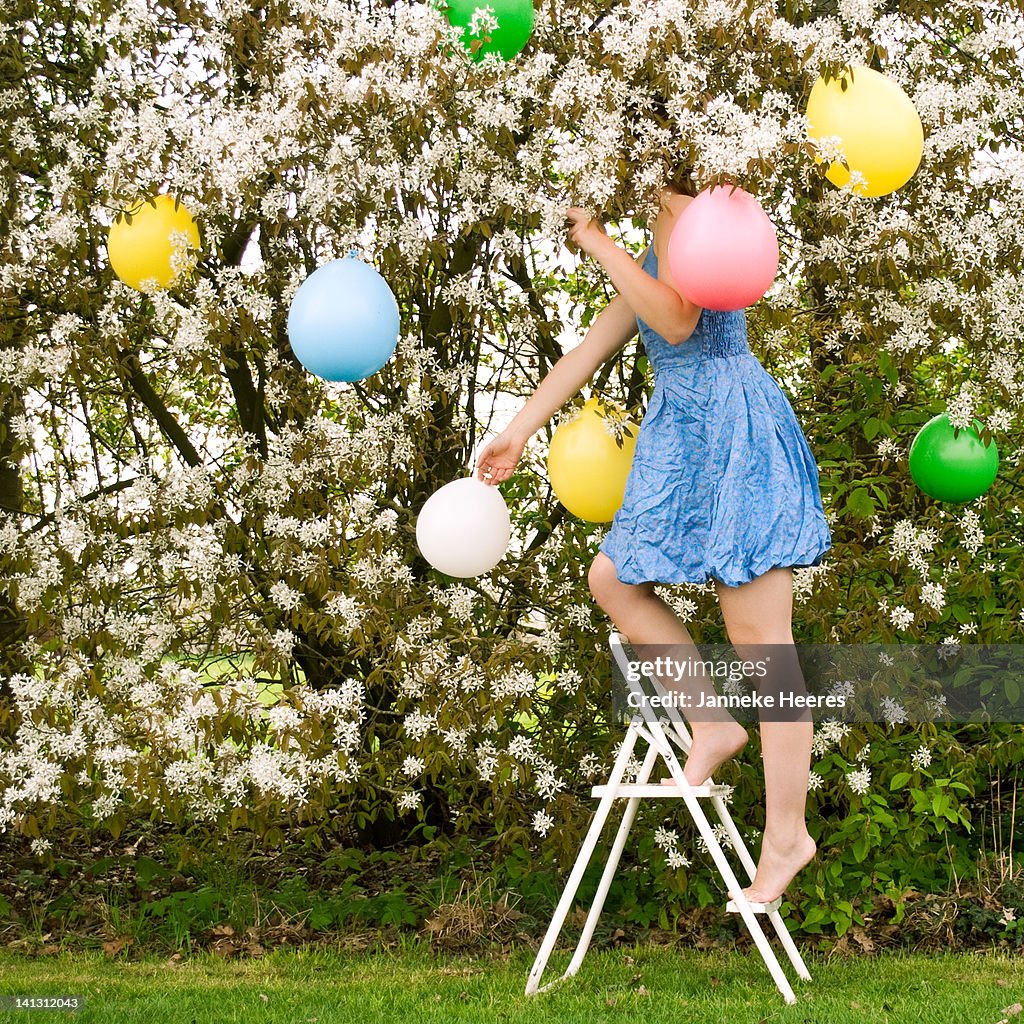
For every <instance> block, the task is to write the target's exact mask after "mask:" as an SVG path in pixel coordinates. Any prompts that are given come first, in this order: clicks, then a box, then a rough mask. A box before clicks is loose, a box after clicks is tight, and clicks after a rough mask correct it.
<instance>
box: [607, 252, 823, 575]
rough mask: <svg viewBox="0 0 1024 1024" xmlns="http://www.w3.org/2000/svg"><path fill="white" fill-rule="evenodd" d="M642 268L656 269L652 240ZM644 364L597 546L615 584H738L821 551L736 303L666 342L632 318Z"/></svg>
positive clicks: (807, 458) (771, 383)
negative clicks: (645, 385)
mask: <svg viewBox="0 0 1024 1024" xmlns="http://www.w3.org/2000/svg"><path fill="white" fill-rule="evenodd" d="M642 266H643V269H644V271H646V272H647V273H648V274H650V275H651V276H652V277H655V278H657V276H658V258H657V256H656V255H655V252H654V247H653V246H651V248H650V249H649V250H648V251H647V255H646V256H645V258H644V261H643V264H642ZM637 325H638V327H639V331H640V338H641V341H642V342H643V345H644V349H645V350H646V352H647V357H648V359H649V360H650V363H651V366H652V367H653V369H654V390H653V391H652V392H651V396H650V399H649V400H648V403H647V411H646V413H645V415H644V418H643V420H642V422H641V424H640V431H639V434H638V436H637V443H636V451H635V453H634V455H633V464H632V468H631V469H630V472H629V477H628V478H627V480H626V493H625V496H624V498H623V501H622V505H621V507H620V508H619V510H618V511H617V512H616V513H615V518H614V519H613V520H612V525H611V528H610V530H609V531H608V534H607V536H606V537H605V538H604V540H603V542H602V543H601V546H600V550H601V551H603V552H604V553H605V554H606V555H607V556H608V557H609V558H610V559H611V560H612V562H614V563H615V571H616V575H617V576H618V578H619V580H621V581H622V582H623V583H643V582H647V581H654V582H660V583H707V582H708V580H709V579H711V578H714V579H717V580H720V581H721V582H722V583H724V584H726V585H727V586H730V587H737V586H739V585H740V584H742V583H749V582H750V581H751V580H752V579H754V578H755V577H757V576H760V575H762V574H763V573H765V572H767V571H768V570H769V569H773V568H776V567H780V566H787V567H788V566H793V567H797V566H809V565H819V564H820V563H821V560H822V558H823V557H824V555H825V552H826V551H828V550H829V548H830V547H831V546H832V536H831V534H830V532H829V528H828V523H827V522H826V521H825V514H824V511H823V509H822V505H821V495H820V493H819V490H818V467H817V465H816V463H815V461H814V456H813V455H812V454H811V450H810V447H809V446H808V444H807V439H806V438H805V437H804V434H803V431H802V430H801V428H800V424H799V423H798V422H797V418H796V414H795V413H794V412H793V407H792V406H791V405H790V403H789V400H788V399H787V398H786V395H785V394H784V393H783V391H782V389H781V388H780V387H779V385H778V383H777V382H776V380H775V378H774V377H772V375H771V374H770V373H768V371H767V370H765V368H764V367H763V366H762V365H761V363H760V361H759V360H758V358H757V357H756V356H755V355H754V354H753V352H751V351H750V346H749V345H748V344H747V322H746V317H745V315H744V313H743V310H738V311H736V312H732V313H719V312H716V311H714V310H710V309H705V310H703V311H702V312H701V315H700V319H699V320H698V322H697V327H696V329H695V330H694V332H693V334H692V335H690V337H689V338H688V339H687V340H686V341H684V342H682V343H681V344H679V345H670V344H669V343H668V342H667V341H666V340H665V339H664V338H663V337H662V336H661V335H660V334H657V333H656V332H655V331H653V330H652V329H651V328H650V327H649V326H648V325H647V324H645V323H644V322H643V321H642V320H640V318H639V317H638V318H637Z"/></svg>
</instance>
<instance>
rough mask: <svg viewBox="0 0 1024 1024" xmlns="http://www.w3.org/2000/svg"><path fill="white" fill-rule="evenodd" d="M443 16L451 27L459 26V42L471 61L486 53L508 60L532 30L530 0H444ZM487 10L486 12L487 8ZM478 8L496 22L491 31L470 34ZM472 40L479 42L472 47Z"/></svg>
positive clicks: (521, 46) (525, 41)
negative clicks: (476, 45) (460, 35)
mask: <svg viewBox="0 0 1024 1024" xmlns="http://www.w3.org/2000/svg"><path fill="white" fill-rule="evenodd" d="M445 6H446V10H445V15H446V17H447V18H448V21H449V22H451V24H452V25H453V26H454V27H455V28H461V29H463V30H464V31H463V33H462V43H463V45H464V46H465V47H466V49H467V50H468V51H469V52H470V54H471V55H472V57H473V59H474V60H477V61H479V60H483V59H484V57H485V56H486V55H487V54H489V53H497V54H500V55H501V57H502V58H503V59H504V60H511V59H512V58H513V57H514V56H516V54H517V53H519V52H520V50H522V48H523V47H524V46H525V45H526V43H527V40H529V38H530V33H531V32H533V18H534V15H533V0H448V3H447V4H446V5H445ZM488 7H489V8H490V11H487V10H486V9H487V8H488ZM477 11H479V12H480V16H481V17H484V18H490V17H492V12H493V18H494V19H495V20H496V21H497V22H498V27H497V28H496V29H494V30H493V31H491V30H489V29H484V28H482V29H480V31H478V32H477V33H476V34H475V35H470V22H471V21H472V20H473V15H474V14H475V13H476V12H477ZM476 40H482V41H483V45H482V46H479V47H477V49H476V50H473V48H472V45H473V43H474V42H475V41H476Z"/></svg>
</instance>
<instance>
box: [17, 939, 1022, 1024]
mask: <svg viewBox="0 0 1024 1024" xmlns="http://www.w3.org/2000/svg"><path fill="white" fill-rule="evenodd" d="M569 953H570V949H569V948H568V947H566V948H565V949H562V948H559V950H557V951H556V953H555V956H554V957H553V961H554V962H553V963H551V964H550V965H549V969H550V970H551V973H550V974H545V976H544V979H543V980H544V981H545V982H546V981H548V980H550V979H552V978H555V977H556V976H557V971H558V970H564V968H565V965H566V964H567V963H568V958H569ZM533 956H534V954H533V952H532V951H530V950H527V949H519V950H517V951H515V952H513V953H512V954H510V955H508V956H503V957H499V956H494V957H491V958H485V957H479V956H477V957H469V956H466V957H461V956H454V955H445V954H439V953H435V952H433V951H432V950H431V949H430V948H429V947H427V946H425V945H424V944H422V943H410V944H407V945H406V948H404V949H400V950H386V951H382V952H377V953H373V952H368V953H353V952H344V953H343V952H332V951H328V950H323V949H320V950H312V949H305V950H292V951H275V952H272V953H268V954H267V955H266V956H265V957H263V958H261V959H249V960H239V961H224V960H221V959H218V958H217V957H215V956H213V955H209V954H208V955H204V956H201V957H196V958H193V959H189V960H186V961H182V962H180V963H170V962H168V961H166V960H165V959H162V958H161V959H145V960H140V961H138V962H125V961H115V960H110V959H108V958H106V957H104V956H103V955H102V954H68V953H63V954H59V955H57V956H53V957H47V958H41V959H28V958H24V957H21V956H15V955H13V954H11V953H6V952H5V953H0V995H15V994H18V995H26V996H28V995H31V996H42V995H46V994H50V995H79V996H83V997H84V998H85V1000H86V1005H85V1008H84V1009H83V1010H81V1011H79V1012H78V1013H77V1014H76V1015H75V1016H74V1019H75V1021H76V1022H77V1024H86V1022H93V1021H97V1022H99V1021H102V1022H104V1024H128V1022H136V1021H137V1022H140V1024H141V1022H147V1024H148V1022H154V1024H162V1022H169V1024H170V1022H173V1024H191V1022H193V1021H194V1022H196V1024H221V1022H229V1021H230V1022H243V1021H244V1022H245V1024H262V1022H273V1024H278V1022H280V1024H285V1022H287V1024H293V1022H318V1024H329V1022H330V1024H334V1022H338V1024H346V1022H349V1021H351V1022H353V1024H355V1022H358V1024H368V1022H376V1021H380V1022H382V1024H383V1022H388V1024H390V1022H392V1021H396V1020H409V1021H415V1022H423V1024H442V1022H445V1024H447V1022H448V1021H453V1020H455V1021H465V1022H480V1024H483V1022H487V1024H493V1022H495V1021H497V1022H501V1024H519V1022H523V1024H526V1022H530V1024H532V1022H540V1021H556V1022H559V1024H576V1022H590V1021H637V1020H642V1021H643V1024H660V1022H666V1024H667V1022H670V1021H671V1022H672V1024H678V1022H685V1024H701V1022H709V1024H711V1022H714V1024H718V1022H728V1024H747V1022H750V1024H775V1022H779V1024H784V1022H794V1024H795V1022H799V1024H849V1022H858V1024H882V1022H890V1024H899V1022H906V1024H911V1022H912V1024H997V1022H998V1021H999V1020H1000V1019H1001V1018H1003V1017H1005V1016H1006V1014H1004V1013H1003V1012H1002V1010H1003V1009H1004V1008H1006V1007H1010V1006H1012V1004H1013V1003H1016V1002H1019V1001H1021V1000H1022V999H1024V962H1022V960H1021V958H1019V957H1018V958H1013V957H1010V956H1006V955H1002V954H1000V955H997V954H993V955H979V954H956V955H942V956H936V957H931V956H927V955H920V954H915V955H905V956H900V955H883V956H879V957H858V958H856V959H840V958H832V959H831V960H822V959H817V958H814V957H806V958H805V959H806V962H807V965H808V967H809V969H810V971H811V974H812V976H813V980H812V981H810V982H798V983H796V984H795V985H794V988H795V990H796V993H797V999H798V1001H797V1004H796V1005H794V1006H786V1005H785V1003H784V1002H783V1000H782V997H781V995H780V994H779V993H778V992H777V990H776V989H775V986H774V984H773V983H772V981H771V979H770V977H769V975H768V973H767V970H766V969H765V967H764V964H763V963H762V961H761V959H760V957H759V955H758V954H757V952H756V951H755V950H752V951H751V952H749V953H742V952H724V951H714V952H707V953H702V952H697V951H694V950H688V949H684V950H670V949H666V948H664V947H653V946H634V947H631V948H628V949H627V948H619V949H616V950H592V951H591V952H590V953H588V954H587V958H586V959H585V960H584V962H583V966H582V968H581V969H580V972H579V973H578V974H577V975H576V976H575V977H573V978H570V979H568V980H567V981H565V982H563V983H562V984H561V985H560V986H558V987H556V988H555V989H554V990H552V991H551V992H547V993H541V994H539V995H536V996H530V997H528V996H525V995H524V992H523V990H524V987H525V983H526V977H527V974H528V972H529V969H530V966H531V964H532V962H533ZM787 965H788V961H787ZM787 973H788V974H790V976H791V977H792V975H791V972H787ZM55 1016H58V1015H57V1014H55V1013H53V1012H48V1013H45V1014H43V1015H42V1016H41V1018H35V1019H52V1018H53V1017H55ZM61 1016H64V1015H63V1014H62V1015H61ZM67 1016H70V1014H69V1015H67ZM23 1019H26V1018H25V1015H24V1013H20V1012H7V1013H4V1012H2V1011H0V1020H3V1021H7V1020H23ZM1020 1019H1021V1018H1019V1017H1018V1018H1016V1020H1020ZM1011 1020H1014V1018H1013V1017H1011Z"/></svg>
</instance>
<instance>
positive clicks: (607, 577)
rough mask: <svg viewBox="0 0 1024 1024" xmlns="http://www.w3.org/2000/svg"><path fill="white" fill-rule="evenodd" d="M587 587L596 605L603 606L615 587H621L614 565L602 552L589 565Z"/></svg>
mask: <svg viewBox="0 0 1024 1024" xmlns="http://www.w3.org/2000/svg"><path fill="white" fill-rule="evenodd" d="M587 585H588V586H589V587H590V593H591V595H592V596H593V598H594V600H595V601H597V603H598V604H603V603H604V602H605V601H606V600H607V599H608V597H609V596H610V595H611V594H613V593H614V592H615V589H616V588H617V587H621V586H622V583H620V582H619V577H618V576H617V575H616V573H615V563H614V562H613V561H612V560H611V559H610V558H609V557H608V556H607V555H606V554H604V552H598V555H597V557H596V558H595V559H594V560H593V562H591V563H590V571H589V572H588V573H587Z"/></svg>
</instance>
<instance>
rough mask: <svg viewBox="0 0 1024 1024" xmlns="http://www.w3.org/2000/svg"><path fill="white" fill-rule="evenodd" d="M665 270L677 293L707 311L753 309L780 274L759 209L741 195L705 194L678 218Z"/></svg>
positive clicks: (775, 247)
mask: <svg viewBox="0 0 1024 1024" xmlns="http://www.w3.org/2000/svg"><path fill="white" fill-rule="evenodd" d="M668 268H669V273H670V274H671V275H672V280H673V281H675V283H676V287H677V288H678V289H679V291H680V293H681V294H683V295H685V296H686V297H687V298H688V299H689V300H690V301H691V302H692V303H694V304H695V305H698V306H702V307H704V308H705V309H715V310H719V311H721V312H729V311H731V310H735V309H744V308H745V307H747V306H752V305H753V304H754V303H755V302H757V300H758V299H761V298H763V297H764V294H765V292H767V291H768V289H769V288H771V286H772V281H774V280H775V275H776V274H777V273H778V270H779V240H778V238H777V237H776V235H775V226H774V225H773V224H772V222H771V220H770V219H769V218H768V214H766V213H765V212H764V210H762V209H761V204H760V203H759V202H758V201H757V200H756V199H755V198H754V197H753V196H752V195H751V194H750V193H749V192H744V191H743V189H741V188H737V189H733V187H732V186H731V185H716V186H715V187H714V188H712V189H705V190H704V191H703V192H701V193H700V194H699V195H698V196H697V197H696V198H695V199H694V200H693V201H692V202H691V203H689V204H688V205H687V207H686V209H685V210H683V212H682V213H681V214H680V215H679V219H678V220H677V221H676V226H675V227H674V228H673V229H672V235H671V237H670V238H669V242H668Z"/></svg>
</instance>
